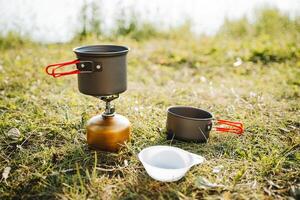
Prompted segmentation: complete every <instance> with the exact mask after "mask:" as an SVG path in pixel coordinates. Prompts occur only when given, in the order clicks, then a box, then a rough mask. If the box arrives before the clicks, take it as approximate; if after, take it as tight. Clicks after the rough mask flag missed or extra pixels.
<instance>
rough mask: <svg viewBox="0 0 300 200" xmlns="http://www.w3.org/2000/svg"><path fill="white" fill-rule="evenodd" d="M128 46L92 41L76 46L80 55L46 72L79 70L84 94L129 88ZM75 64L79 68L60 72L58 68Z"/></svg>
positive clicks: (119, 90) (113, 92)
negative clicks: (127, 69)
mask: <svg viewBox="0 0 300 200" xmlns="http://www.w3.org/2000/svg"><path fill="white" fill-rule="evenodd" d="M128 51H129V48H128V47H125V46H117V45H90V46H82V47H77V48H74V49H73V52H74V53H75V54H76V56H77V59H76V60H72V61H69V62H62V63H56V64H51V65H48V66H47V67H46V72H47V74H49V75H51V76H53V77H55V78H57V77H61V76H66V75H71V74H78V88H79V91H80V92H81V93H83V94H87V95H92V96H108V95H113V94H120V93H122V92H124V91H125V90H126V89H127V73H126V68H127V64H126V55H127V53H128ZM72 64H76V67H77V69H76V70H72V71H65V72H57V70H58V69H60V68H62V67H65V66H68V65H72Z"/></svg>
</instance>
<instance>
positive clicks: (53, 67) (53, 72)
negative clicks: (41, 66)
mask: <svg viewBox="0 0 300 200" xmlns="http://www.w3.org/2000/svg"><path fill="white" fill-rule="evenodd" d="M79 62H80V61H79V60H72V61H68V62H62V63H55V64H51V65H48V66H47V67H46V68H45V71H46V73H47V74H48V75H50V76H53V77H54V78H57V77H60V76H66V75H71V74H79V73H80V71H79V70H78V69H76V70H73V71H68V72H56V70H57V69H59V68H61V67H64V66H67V65H73V64H77V63H79ZM50 70H51V71H50Z"/></svg>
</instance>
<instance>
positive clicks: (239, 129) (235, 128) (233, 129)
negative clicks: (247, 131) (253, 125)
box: [215, 119, 244, 135]
mask: <svg viewBox="0 0 300 200" xmlns="http://www.w3.org/2000/svg"><path fill="white" fill-rule="evenodd" d="M216 121H217V124H219V125H223V126H219V127H215V130H216V131H219V132H228V133H235V134H237V135H242V134H243V133H244V125H243V123H241V122H233V121H228V120H223V119H218V120H216ZM224 125H225V126H224Z"/></svg>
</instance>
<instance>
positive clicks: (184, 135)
mask: <svg viewBox="0 0 300 200" xmlns="http://www.w3.org/2000/svg"><path fill="white" fill-rule="evenodd" d="M213 121H215V123H216V124H218V125H221V126H219V127H214V125H213ZM213 127H214V129H215V130H216V131H218V132H230V133H235V134H238V135H242V134H243V132H244V127H243V124H242V123H241V122H233V121H228V120H221V119H218V120H216V119H214V117H213V115H212V114H211V113H210V112H208V111H205V110H201V109H198V108H195V107H189V106H172V107H169V108H168V114H167V127H166V128H167V138H168V139H173V138H174V139H177V140H183V141H193V142H207V141H208V138H209V132H210V131H211V130H212V128H213Z"/></svg>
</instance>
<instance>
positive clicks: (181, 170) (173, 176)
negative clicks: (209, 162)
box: [138, 146, 205, 182]
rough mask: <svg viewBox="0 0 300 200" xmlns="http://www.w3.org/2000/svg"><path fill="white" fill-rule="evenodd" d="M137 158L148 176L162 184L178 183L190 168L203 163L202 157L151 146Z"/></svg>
mask: <svg viewBox="0 0 300 200" xmlns="http://www.w3.org/2000/svg"><path fill="white" fill-rule="evenodd" d="M138 157H139V160H140V161H141V162H142V164H143V166H144V168H145V169H146V171H147V173H148V175H149V176H151V177H152V178H153V179H155V180H158V181H162V182H173V181H178V180H179V179H181V178H182V177H183V176H184V175H185V174H186V172H187V171H188V170H189V169H190V168H191V167H192V166H194V165H197V164H200V163H203V162H204V161H205V158H203V157H202V156H199V155H196V154H193V153H190V152H188V151H185V150H182V149H180V148H177V147H171V146H151V147H148V148H145V149H143V150H142V151H141V152H140V153H139V154H138Z"/></svg>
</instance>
